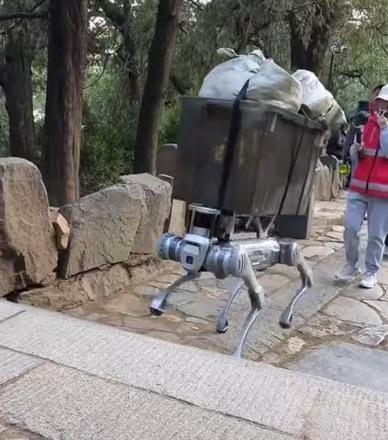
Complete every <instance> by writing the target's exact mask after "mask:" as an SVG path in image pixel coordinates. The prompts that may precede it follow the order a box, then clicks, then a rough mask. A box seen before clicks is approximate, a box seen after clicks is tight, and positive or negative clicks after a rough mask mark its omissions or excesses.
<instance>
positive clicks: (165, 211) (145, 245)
mask: <svg viewBox="0 0 388 440" xmlns="http://www.w3.org/2000/svg"><path fill="white" fill-rule="evenodd" d="M121 182H123V183H125V184H126V185H129V186H130V187H131V188H133V190H135V189H137V190H138V191H139V193H140V194H141V199H142V207H141V221H140V224H139V229H138V231H137V234H136V237H135V242H134V245H133V248H132V252H134V253H137V254H152V253H154V252H155V251H156V247H157V244H158V241H159V239H160V237H161V235H162V233H163V227H164V223H165V221H166V219H167V218H168V216H169V215H170V209H171V191H172V188H171V185H170V184H169V183H167V182H165V181H163V180H161V179H159V178H157V177H154V176H151V175H150V174H133V175H129V176H123V177H121Z"/></svg>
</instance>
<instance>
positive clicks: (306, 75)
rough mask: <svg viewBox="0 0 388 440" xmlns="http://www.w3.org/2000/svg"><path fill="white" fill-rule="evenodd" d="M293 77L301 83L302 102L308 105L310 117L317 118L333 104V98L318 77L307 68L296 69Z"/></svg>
mask: <svg viewBox="0 0 388 440" xmlns="http://www.w3.org/2000/svg"><path fill="white" fill-rule="evenodd" d="M293 77H294V78H295V79H297V80H298V81H300V83H301V84H302V93H303V96H302V104H303V105H305V106H306V107H308V109H309V114H310V115H311V118H312V119H317V118H319V117H320V116H324V115H326V114H327V113H328V112H329V110H330V109H331V107H332V105H333V102H334V98H333V95H332V94H331V93H330V92H329V91H328V90H327V89H326V88H325V86H324V85H323V84H322V83H321V81H319V79H318V77H317V76H316V75H315V74H314V73H313V72H310V71H309V70H297V71H296V72H295V73H294V74H293Z"/></svg>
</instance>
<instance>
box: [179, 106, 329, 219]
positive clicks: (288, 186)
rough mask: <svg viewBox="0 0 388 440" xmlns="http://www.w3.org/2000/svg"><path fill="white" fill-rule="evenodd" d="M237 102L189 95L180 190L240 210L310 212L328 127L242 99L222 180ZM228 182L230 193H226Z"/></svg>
mask: <svg viewBox="0 0 388 440" xmlns="http://www.w3.org/2000/svg"><path fill="white" fill-rule="evenodd" d="M233 105H234V102H233V101H226V100H225V101H223V100H214V99H205V98H183V100H182V106H183V113H182V121H181V127H180V135H179V142H178V145H179V147H178V150H177V163H176V174H175V180H174V198H176V199H181V200H185V201H188V202H190V203H200V204H203V205H206V206H208V207H212V208H219V209H226V210H230V211H234V212H236V213H237V214H241V215H250V214H251V213H252V212H254V211H257V212H258V213H259V214H260V215H276V214H279V211H281V214H282V215H305V214H306V212H307V210H308V206H309V202H310V196H311V190H312V185H313V179H314V174H315V168H316V164H317V160H318V157H319V154H320V151H321V148H322V146H323V142H324V134H325V129H324V128H323V127H322V125H321V124H319V123H316V122H314V121H311V120H310V119H308V118H305V117H303V116H301V115H298V114H294V113H291V112H287V111H283V110H281V109H279V108H277V107H273V106H269V105H264V104H259V103H257V102H250V101H243V102H241V106H240V127H239V130H238V136H237V141H236V142H235V146H234V155H233V159H232V160H231V163H230V172H229V173H227V174H228V179H227V181H226V185H223V176H224V178H225V166H227V164H226V160H225V159H226V154H227V149H228V145H229V144H228V139H230V127H231V122H232V115H233V117H235V115H236V113H234V112H233ZM224 181H225V180H224ZM222 186H223V187H224V188H225V193H224V194H223V195H222V196H220V194H222Z"/></svg>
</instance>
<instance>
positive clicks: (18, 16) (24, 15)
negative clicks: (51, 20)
mask: <svg viewBox="0 0 388 440" xmlns="http://www.w3.org/2000/svg"><path fill="white" fill-rule="evenodd" d="M46 2H47V0H39V1H38V2H37V3H36V4H35V5H34V6H33V7H32V8H30V9H29V10H28V11H27V12H15V13H14V14H3V15H0V21H8V20H25V19H29V20H32V19H35V20H36V19H38V20H41V19H45V18H48V11H42V12H35V11H36V10H37V9H39V8H40V7H41V6H42V5H43V4H44V3H46Z"/></svg>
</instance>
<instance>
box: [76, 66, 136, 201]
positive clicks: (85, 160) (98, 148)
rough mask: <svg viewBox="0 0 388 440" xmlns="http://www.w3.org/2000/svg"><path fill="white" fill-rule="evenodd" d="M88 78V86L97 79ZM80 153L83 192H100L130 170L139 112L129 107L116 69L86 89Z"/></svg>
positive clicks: (123, 85) (91, 76) (122, 83)
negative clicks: (137, 113)
mask: <svg viewBox="0 0 388 440" xmlns="http://www.w3.org/2000/svg"><path fill="white" fill-rule="evenodd" d="M95 77H96V75H94V74H91V75H88V78H87V84H90V83H93V81H95V80H96V78H95ZM85 98H86V99H85V105H84V122H83V136H84V139H83V145H82V150H81V176H80V178H81V191H82V193H83V194H85V193H90V192H92V191H97V190H99V189H101V188H102V187H104V186H107V185H109V184H112V183H114V182H115V181H117V179H118V177H119V176H120V175H123V174H127V173H129V172H130V171H131V168H132V161H133V147H134V140H135V134H136V126H135V125H136V124H135V122H136V109H135V108H133V107H132V106H131V105H130V104H129V100H128V94H127V93H126V90H125V81H124V80H123V78H122V76H121V75H120V73H118V72H117V71H115V70H111V71H109V72H106V73H105V74H104V75H103V76H102V78H101V79H100V80H99V81H97V82H96V83H95V84H94V85H93V86H92V87H90V88H87V89H86V93H85Z"/></svg>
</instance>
